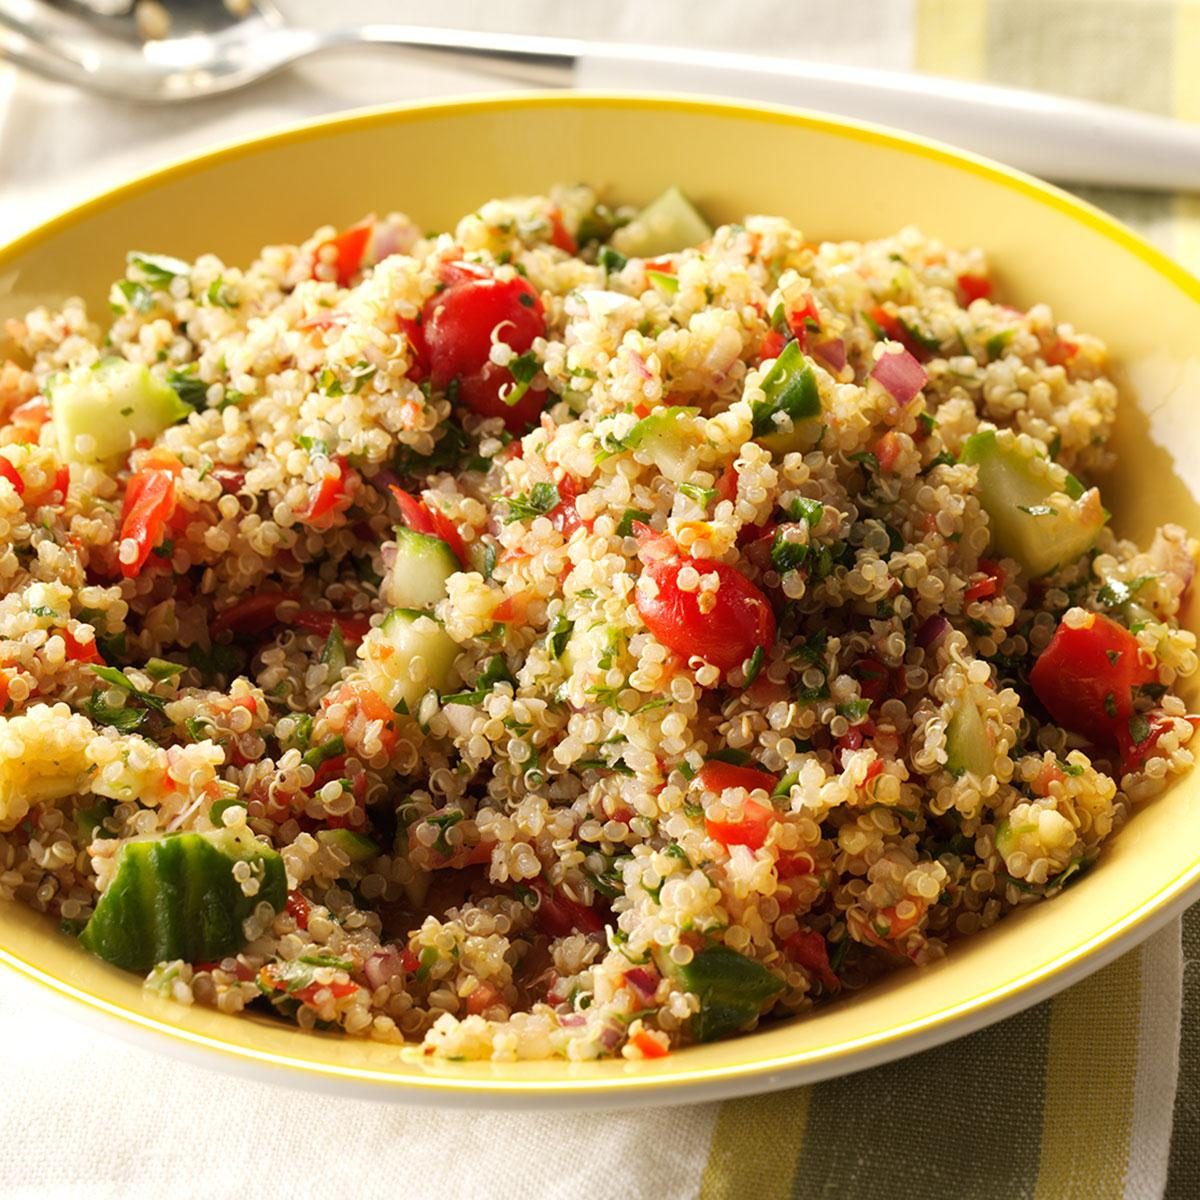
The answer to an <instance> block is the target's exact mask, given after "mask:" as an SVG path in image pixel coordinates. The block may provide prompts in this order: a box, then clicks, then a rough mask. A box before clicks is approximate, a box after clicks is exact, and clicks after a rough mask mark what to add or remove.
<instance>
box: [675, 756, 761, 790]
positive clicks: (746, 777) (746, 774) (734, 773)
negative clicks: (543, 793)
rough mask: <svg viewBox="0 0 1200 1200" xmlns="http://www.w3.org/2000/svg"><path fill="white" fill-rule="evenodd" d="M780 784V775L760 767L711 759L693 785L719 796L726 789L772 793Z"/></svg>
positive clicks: (697, 775) (699, 771) (697, 773)
mask: <svg viewBox="0 0 1200 1200" xmlns="http://www.w3.org/2000/svg"><path fill="white" fill-rule="evenodd" d="M778 782H779V776H778V775H772V774H771V772H770V771H764V770H762V769H761V768H759V767H739V766H737V765H736V764H735V763H727V762H722V761H721V760H720V759H719V758H710V759H709V760H708V762H706V763H705V764H704V766H702V767H701V768H700V770H698V771H697V772H696V777H695V779H693V780H692V783H693V784H695V785H696V786H698V787H700V788H702V789H703V790H704V791H706V792H716V793H717V794H718V795H719V794H720V793H721V792H723V791H724V790H725V789H726V788H738V787H740V788H745V789H746V791H748V792H752V791H754V790H755V788H762V789H763V790H764V791H767V792H771V791H773V790H774V789H775V785H776V784H777V783H778Z"/></svg>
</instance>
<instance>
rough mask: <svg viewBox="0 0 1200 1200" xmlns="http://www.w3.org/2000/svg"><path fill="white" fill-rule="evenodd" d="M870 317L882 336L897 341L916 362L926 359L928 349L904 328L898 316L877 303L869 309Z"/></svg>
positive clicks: (927, 357)
mask: <svg viewBox="0 0 1200 1200" xmlns="http://www.w3.org/2000/svg"><path fill="white" fill-rule="evenodd" d="M870 317H871V320H872V321H874V322H875V324H876V325H877V326H878V327H879V330H880V332H881V333H882V334H883V336H884V337H886V338H888V339H890V340H891V341H893V342H899V343H900V345H902V346H903V347H904V348H905V350H907V351H908V352H909V354H911V355H912V356H913V358H915V359H916V360H917V361H918V362H926V361H928V359H929V351H928V350H927V349H926V348H925V347H924V346H922V345H921V343H920V342H918V341H917V339H916V338H914V337H913V336H912V335H911V334H910V333H909V332H908V330H907V329H905V328H904V325H903V324H902V323H901V321H900V318H899V317H898V316H896V315H895V314H894V313H890V312H888V310H887V309H886V308H884V307H883V305H882V304H877V305H875V307H874V308H873V309H871V312H870Z"/></svg>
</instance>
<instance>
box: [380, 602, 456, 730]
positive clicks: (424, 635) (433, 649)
mask: <svg viewBox="0 0 1200 1200" xmlns="http://www.w3.org/2000/svg"><path fill="white" fill-rule="evenodd" d="M365 646H366V653H365V655H364V656H363V674H364V676H365V678H366V680H367V682H368V683H369V684H370V685H371V687H372V688H373V689H374V690H375V691H376V692H377V693H378V694H379V695H380V696H381V697H382V698H383V699H384V700H385V701H386V702H387V705H388V707H389V708H395V707H396V706H397V705H398V704H400V702H401V701H403V702H404V704H405V705H406V706H407V708H408V711H409V712H413V711H415V708H416V705H417V703H418V702H419V701H420V699H421V697H422V696H424V695H425V693H426V692H427V691H429V689H430V688H433V689H435V690H436V691H439V692H441V691H444V690H445V688H446V685H447V684H448V682H449V680H450V677H451V673H452V671H453V668H454V660H455V659H456V658H457V657H458V643H457V642H455V640H454V639H453V638H452V637H451V636H450V635H449V634H448V633H447V632H446V629H445V626H443V625H442V623H441V621H439V620H437V619H436V618H435V617H433V616H431V615H430V614H429V613H426V612H417V611H416V610H415V609H411V608H393V609H392V611H391V612H390V613H388V615H387V616H386V617H384V619H383V623H382V624H381V625H380V626H379V628H378V629H373V630H371V632H370V633H369V634H368V635H367V640H366V643H365ZM418 656H419V657H420V658H421V659H422V660H423V661H424V663H425V676H424V678H423V679H421V680H419V681H418V680H413V679H412V678H411V677H410V675H409V663H410V662H411V661H412V659H413V658H414V657H418Z"/></svg>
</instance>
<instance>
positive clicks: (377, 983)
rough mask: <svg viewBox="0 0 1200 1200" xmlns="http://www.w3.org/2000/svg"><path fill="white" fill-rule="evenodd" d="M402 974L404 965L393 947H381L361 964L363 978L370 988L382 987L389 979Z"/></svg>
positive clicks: (398, 952) (397, 951)
mask: <svg viewBox="0 0 1200 1200" xmlns="http://www.w3.org/2000/svg"><path fill="white" fill-rule="evenodd" d="M403 974H404V963H403V961H402V960H401V958H400V951H399V950H397V949H396V947H395V946H381V947H380V948H379V949H378V950H376V951H375V953H374V954H372V955H371V957H370V958H368V959H367V961H366V962H365V963H363V976H364V977H365V978H366V981H367V982H368V983H369V984H370V985H371V987H372V988H377V987H382V986H383V985H384V984H385V983H387V982H388V980H389V979H392V978H394V977H395V976H397V975H403Z"/></svg>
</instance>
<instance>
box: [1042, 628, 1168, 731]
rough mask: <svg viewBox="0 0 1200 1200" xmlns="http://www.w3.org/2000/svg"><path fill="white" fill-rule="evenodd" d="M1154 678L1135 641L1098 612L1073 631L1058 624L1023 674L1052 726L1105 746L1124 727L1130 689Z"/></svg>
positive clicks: (1125, 630) (1128, 715)
mask: <svg viewBox="0 0 1200 1200" xmlns="http://www.w3.org/2000/svg"><path fill="white" fill-rule="evenodd" d="M1155 678H1156V675H1155V672H1154V670H1153V669H1152V668H1150V667H1148V666H1147V665H1146V664H1145V663H1144V662H1143V661H1142V657H1141V647H1140V645H1139V644H1138V640H1137V638H1135V637H1134V636H1133V634H1132V633H1130V632H1129V630H1128V629H1126V628H1125V627H1124V626H1122V625H1118V624H1117V623H1116V621H1113V620H1110V619H1109V618H1108V617H1105V616H1101V615H1100V614H1098V613H1089V614H1088V615H1087V620H1086V622H1085V624H1084V625H1082V626H1080V627H1079V628H1072V627H1071V626H1070V625H1066V624H1060V625H1059V627H1058V628H1057V629H1056V630H1055V631H1054V637H1053V638H1051V640H1050V644H1049V645H1048V646H1047V647H1046V649H1045V650H1043V651H1042V653H1041V654H1040V655H1039V657H1038V660H1037V662H1035V663H1034V664H1033V669H1032V670H1031V671H1030V672H1029V682H1030V684H1031V685H1032V687H1033V690H1034V692H1035V693H1036V694H1037V698H1038V699H1039V700H1040V701H1041V702H1042V704H1044V705H1045V706H1046V710H1047V711H1048V712H1049V713H1050V715H1051V716H1052V717H1053V718H1054V720H1055V721H1057V722H1058V724H1060V725H1063V726H1065V727H1066V728H1067V729H1073V730H1074V731H1075V732H1076V733H1081V734H1083V735H1084V736H1085V737H1089V738H1091V739H1093V740H1094V741H1097V742H1101V743H1103V744H1106V745H1113V744H1115V743H1116V742H1117V740H1118V737H1119V733H1120V729H1121V727H1122V726H1123V725H1127V724H1128V721H1129V717H1130V715H1131V714H1132V712H1133V689H1134V688H1136V687H1141V686H1142V685H1143V684H1147V683H1152V682H1153V681H1154V680H1155Z"/></svg>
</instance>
